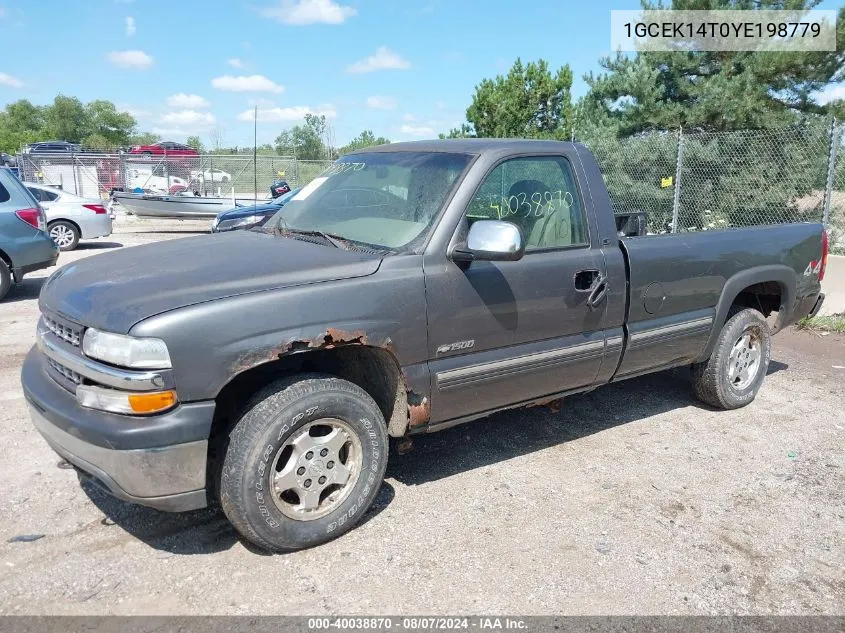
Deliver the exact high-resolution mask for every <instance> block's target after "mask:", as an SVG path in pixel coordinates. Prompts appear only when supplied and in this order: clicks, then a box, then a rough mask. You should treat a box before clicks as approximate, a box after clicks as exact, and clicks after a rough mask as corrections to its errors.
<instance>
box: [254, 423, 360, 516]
mask: <svg viewBox="0 0 845 633" xmlns="http://www.w3.org/2000/svg"><path fill="white" fill-rule="evenodd" d="M362 455H363V451H362V449H361V440H359V439H358V436H357V435H356V434H355V432H354V431H353V430H352V428H351V427H350V426H349V425H348V424H347V423H346V422H344V421H343V420H338V419H336V418H322V419H319V420H314V421H313V422H309V423H308V424H306V425H304V426H302V427H301V428H299V429H297V430H296V431H295V432H294V433H293V435H291V436H290V437H289V438H288V439H287V440H286V441H285V443H284V445H282V447H281V448H280V449H279V451H278V452H277V453H276V456H275V457H274V458H273V467H272V468H271V469H270V481H269V483H270V487H271V489H272V491H273V502H274V503H275V504H276V507H277V508H278V509H279V511H281V513H282V514H284V515H285V516H287V517H289V518H291V519H296V520H297V521H313V520H315V519H319V518H321V517H324V516H326V515H327V514H329V513H330V512H331V511H332V510H334V509H335V508H337V507H338V506H339V505H340V504H341V503H343V502H344V500H345V499H346V498H347V497H348V496H349V494H350V493H351V492H352V489H353V488H354V487H355V484H356V483H357V481H358V477H359V476H360V474H361V457H362Z"/></svg>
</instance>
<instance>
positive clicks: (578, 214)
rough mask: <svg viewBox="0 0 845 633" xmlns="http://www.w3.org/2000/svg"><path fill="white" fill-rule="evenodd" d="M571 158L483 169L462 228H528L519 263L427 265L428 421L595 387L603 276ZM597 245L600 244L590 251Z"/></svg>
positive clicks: (600, 340) (600, 346) (599, 357)
mask: <svg viewBox="0 0 845 633" xmlns="http://www.w3.org/2000/svg"><path fill="white" fill-rule="evenodd" d="M582 201H583V197H582V195H581V192H580V191H579V188H578V186H577V183H576V180H575V174H574V170H573V168H572V164H571V163H570V161H569V159H568V158H567V157H566V156H565V155H561V156H525V157H517V158H511V159H508V160H505V161H503V162H501V163H499V164H498V165H497V166H496V167H494V168H493V169H492V170H491V171H490V172H489V173H488V175H487V177H486V178H485V180H484V181H483V183H482V184H481V186H480V187H479V189H478V190H477V191H476V194H475V196H474V199H473V201H472V202H471V203H470V204H469V206H468V208H467V209H466V211H465V215H464V218H463V220H462V222H461V224H460V225H459V227H458V231H459V232H464V234H465V232H466V231H467V230H468V228H469V226H471V224H472V223H473V222H475V221H478V220H482V219H496V220H499V219H500V220H505V221H508V222H512V223H514V224H516V225H517V226H518V227H519V228H520V229H521V231H522V234H523V237H524V240H525V243H526V251H525V255H524V256H523V258H522V259H521V260H519V261H514V262H491V261H474V262H471V263H464V262H461V263H458V262H455V261H452V260H449V259H447V260H446V262H445V264H443V265H440V266H426V269H425V285H426V300H427V305H428V323H429V358H430V359H431V360H430V368H431V372H432V409H431V411H432V422H434V423H436V422H438V421H443V420H448V419H454V418H459V417H462V416H468V415H473V414H478V413H483V412H485V411H489V410H494V409H497V408H500V407H502V406H508V405H511V404H514V403H519V402H530V401H531V400H532V399H539V398H542V397H543V396H546V395H550V394H556V393H560V392H562V391H565V390H568V389H574V388H578V387H583V386H585V385H591V384H593V383H594V382H595V379H596V376H597V374H598V372H599V368H600V366H601V363H602V358H603V355H604V348H605V337H604V332H603V330H602V325H603V322H604V315H605V311H606V301H604V302H601V303H599V304H598V305H596V306H595V307H593V308H591V307H590V306H588V301H587V298H588V296H589V290H590V287H591V284H592V283H593V281H594V280H596V279H599V278H601V277H603V276H604V275H605V265H604V259H603V257H602V256H601V253H600V251H599V249H598V245H595V244H592V243H591V231H590V230H589V227H588V222H587V217H586V215H585V213H584V204H583V202H582ZM594 247H595V248H594Z"/></svg>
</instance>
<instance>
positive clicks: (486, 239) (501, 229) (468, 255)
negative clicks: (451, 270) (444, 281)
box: [452, 220, 525, 262]
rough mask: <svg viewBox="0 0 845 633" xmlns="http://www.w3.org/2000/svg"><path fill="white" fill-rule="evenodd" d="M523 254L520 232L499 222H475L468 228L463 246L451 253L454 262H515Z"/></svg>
mask: <svg viewBox="0 0 845 633" xmlns="http://www.w3.org/2000/svg"><path fill="white" fill-rule="evenodd" d="M524 254H525V241H524V240H523V239H522V232H521V231H520V230H519V227H517V226H516V225H515V224H512V223H510V222H502V221H501V220H477V221H476V222H474V223H473V224H472V226H471V227H470V228H469V235H467V241H466V243H465V244H459V245H458V246H457V247H456V248H455V249H453V251H452V259H453V260H455V261H464V262H471V261H493V262H497V261H498V262H515V261H517V260H520V259H522V256H523V255H524Z"/></svg>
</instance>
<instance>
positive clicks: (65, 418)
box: [21, 348, 214, 512]
mask: <svg viewBox="0 0 845 633" xmlns="http://www.w3.org/2000/svg"><path fill="white" fill-rule="evenodd" d="M45 362H46V359H45V356H44V355H43V354H42V353H41V352H40V351H39V350H38V349H37V348H33V349H32V350H31V351H30V352H29V354H28V355H27V357H26V359H25V360H24V365H23V369H22V371H21V382H22V384H23V390H24V395H25V396H26V399H27V403H28V405H29V410H30V415H31V416H32V421H33V424H34V425H35V428H36V429H37V430H38V432H39V433H41V435H42V436H43V437H44V439H45V440H46V441H47V443H48V444H49V445H50V446H51V447H52V448H53V450H54V451H55V452H56V453H58V454H59V455H60V456H61V457H63V458H64V459H66V460H67V461H68V462H70V463H71V464H73V465H74V466H75V467H76V468H77V469H79V470H81V471H82V472H83V473H85V474H87V475H89V476H90V477H92V478H93V479H95V480H96V481H97V482H98V483H99V484H100V486H101V487H102V488H104V489H105V490H107V491H108V492H110V493H111V494H112V495H114V496H115V497H117V498H119V499H123V500H124V501H129V502H131V503H137V504H140V505H145V506H150V507H153V508H158V509H159V510H166V511H169V512H182V511H186V510H196V509H198V508H203V507H205V506H206V505H207V498H206V490H205V486H206V461H207V454H208V435H209V432H210V430H211V421H212V417H213V415H214V403H213V402H199V403H189V404H181V405H179V406H177V407H176V408H175V409H173V410H171V411H169V412H167V413H164V414H162V415H155V416H148V417H142V416H124V415H118V414H112V413H107V412H103V411H97V410H94V409H87V408H84V407H81V406H80V405H79V404H78V403H77V401H76V398H75V396H74V395H73V394H71V393H70V392H69V391H67V390H66V389H64V388H62V387H61V386H60V385H58V384H57V383H56V382H55V381H54V380H53V379H52V378H51V377H50V376H49V375H47V373H46V371H45V367H44V364H45Z"/></svg>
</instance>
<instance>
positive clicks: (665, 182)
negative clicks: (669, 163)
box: [660, 176, 672, 189]
mask: <svg viewBox="0 0 845 633" xmlns="http://www.w3.org/2000/svg"><path fill="white" fill-rule="evenodd" d="M671 186H672V176H669V177H668V178H661V179H660V188H661V189H665V188H666V187H671Z"/></svg>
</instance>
